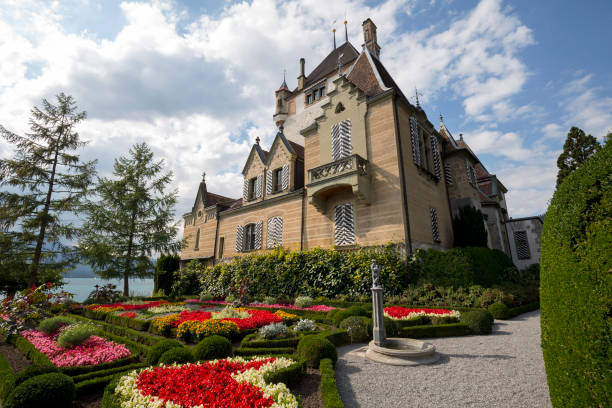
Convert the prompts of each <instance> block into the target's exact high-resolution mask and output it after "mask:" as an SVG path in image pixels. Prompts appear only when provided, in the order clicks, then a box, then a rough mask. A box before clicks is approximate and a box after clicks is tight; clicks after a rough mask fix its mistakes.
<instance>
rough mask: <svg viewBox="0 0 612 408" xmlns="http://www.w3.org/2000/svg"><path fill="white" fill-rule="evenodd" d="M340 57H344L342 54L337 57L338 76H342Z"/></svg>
mask: <svg viewBox="0 0 612 408" xmlns="http://www.w3.org/2000/svg"><path fill="white" fill-rule="evenodd" d="M342 57H344V53H342V54H340V55H338V75H339V76H342V75H344V73H343V72H342Z"/></svg>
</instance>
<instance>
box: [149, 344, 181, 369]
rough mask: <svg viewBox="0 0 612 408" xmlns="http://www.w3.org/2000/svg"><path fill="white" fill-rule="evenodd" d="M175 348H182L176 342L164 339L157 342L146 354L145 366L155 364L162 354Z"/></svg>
mask: <svg viewBox="0 0 612 408" xmlns="http://www.w3.org/2000/svg"><path fill="white" fill-rule="evenodd" d="M176 347H183V345H182V344H181V343H180V342H179V341H178V340H167V339H164V340H161V341H159V342H157V344H155V345H154V346H153V347H151V350H149V353H148V354H147V358H146V362H147V364H149V365H155V364H157V363H158V362H159V358H160V357H161V356H162V354H164V353H165V352H166V351H168V350H170V349H173V348H176Z"/></svg>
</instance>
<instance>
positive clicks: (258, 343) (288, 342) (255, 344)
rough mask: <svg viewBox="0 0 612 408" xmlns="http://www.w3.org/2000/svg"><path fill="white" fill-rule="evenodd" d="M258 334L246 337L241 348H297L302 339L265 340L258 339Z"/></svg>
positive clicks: (241, 343)
mask: <svg viewBox="0 0 612 408" xmlns="http://www.w3.org/2000/svg"><path fill="white" fill-rule="evenodd" d="M256 338H257V333H252V334H249V335H248V336H245V337H244V338H243V339H242V341H241V342H240V347H246V348H277V347H297V344H298V342H299V341H300V338H301V337H299V336H298V337H290V338H287V339H277V340H265V339H257V340H253V339H256Z"/></svg>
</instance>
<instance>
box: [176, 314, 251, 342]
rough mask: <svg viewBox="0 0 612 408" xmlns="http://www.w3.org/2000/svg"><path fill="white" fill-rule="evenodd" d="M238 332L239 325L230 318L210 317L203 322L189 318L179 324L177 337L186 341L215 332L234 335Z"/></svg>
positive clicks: (221, 334) (228, 335)
mask: <svg viewBox="0 0 612 408" xmlns="http://www.w3.org/2000/svg"><path fill="white" fill-rule="evenodd" d="M238 332H239V330H238V325H237V324H236V323H235V322H232V321H229V320H216V319H209V320H205V321H203V322H200V321H197V320H188V321H186V322H183V323H181V324H179V326H178V328H177V330H176V337H177V338H179V339H181V340H184V341H195V340H200V339H202V338H204V337H207V336H212V335H214V334H217V335H220V336H224V337H232V336H233V335H235V334H237V333H238Z"/></svg>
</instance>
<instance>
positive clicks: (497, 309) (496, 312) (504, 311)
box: [487, 302, 510, 320]
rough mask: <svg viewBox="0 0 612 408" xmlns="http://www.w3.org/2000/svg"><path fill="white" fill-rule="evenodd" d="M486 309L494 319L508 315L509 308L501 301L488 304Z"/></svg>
mask: <svg viewBox="0 0 612 408" xmlns="http://www.w3.org/2000/svg"><path fill="white" fill-rule="evenodd" d="M487 310H488V311H489V313H491V316H493V318H494V319H499V320H505V319H507V318H508V316H509V315H510V309H508V306H506V305H504V304H503V303H501V302H495V303H492V304H490V305H489V307H488V308H487Z"/></svg>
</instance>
